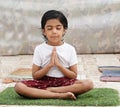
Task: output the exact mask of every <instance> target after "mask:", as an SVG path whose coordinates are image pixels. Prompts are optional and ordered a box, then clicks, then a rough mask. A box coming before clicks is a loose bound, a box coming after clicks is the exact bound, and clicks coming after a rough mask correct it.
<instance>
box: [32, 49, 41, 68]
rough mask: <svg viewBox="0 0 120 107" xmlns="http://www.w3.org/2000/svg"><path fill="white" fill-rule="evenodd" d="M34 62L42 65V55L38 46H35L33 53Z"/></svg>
mask: <svg viewBox="0 0 120 107" xmlns="http://www.w3.org/2000/svg"><path fill="white" fill-rule="evenodd" d="M33 64H35V65H37V66H41V57H40V52H39V50H38V47H36V48H35V51H34V55H33Z"/></svg>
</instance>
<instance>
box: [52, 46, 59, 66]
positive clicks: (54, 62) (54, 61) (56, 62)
mask: <svg viewBox="0 0 120 107" xmlns="http://www.w3.org/2000/svg"><path fill="white" fill-rule="evenodd" d="M50 65H51V66H59V65H60V63H59V59H58V56H57V52H56V47H54V48H53V51H52V55H51V61H50Z"/></svg>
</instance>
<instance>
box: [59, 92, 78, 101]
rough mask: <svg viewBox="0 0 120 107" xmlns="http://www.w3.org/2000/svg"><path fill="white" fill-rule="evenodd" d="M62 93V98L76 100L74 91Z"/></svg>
mask: <svg viewBox="0 0 120 107" xmlns="http://www.w3.org/2000/svg"><path fill="white" fill-rule="evenodd" d="M60 94H61V96H60V98H62V99H71V100H76V97H75V95H74V94H73V93H72V92H67V93H60Z"/></svg>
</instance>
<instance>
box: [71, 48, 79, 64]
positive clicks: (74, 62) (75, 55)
mask: <svg viewBox="0 0 120 107" xmlns="http://www.w3.org/2000/svg"><path fill="white" fill-rule="evenodd" d="M77 63H78V60H77V54H76V51H75V48H73V49H72V51H71V55H70V66H72V65H75V64H77Z"/></svg>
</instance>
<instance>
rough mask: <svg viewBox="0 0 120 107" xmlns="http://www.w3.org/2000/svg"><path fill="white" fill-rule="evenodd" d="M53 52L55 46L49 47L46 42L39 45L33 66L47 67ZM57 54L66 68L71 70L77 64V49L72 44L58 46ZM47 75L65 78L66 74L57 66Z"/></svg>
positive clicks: (35, 52)
mask: <svg viewBox="0 0 120 107" xmlns="http://www.w3.org/2000/svg"><path fill="white" fill-rule="evenodd" d="M52 50H53V46H51V45H48V44H46V43H45V42H44V43H42V44H40V45H38V46H37V47H36V48H35V51H34V57H33V64H35V65H37V66H40V67H45V66H46V65H47V64H49V62H50V59H51V54H52ZM56 52H57V55H58V58H59V61H60V63H61V64H62V65H63V66H64V67H66V68H69V67H70V66H72V65H74V64H77V55H76V51H75V48H74V47H73V46H71V45H70V44H67V43H64V44H62V45H60V46H56ZM46 75H47V76H51V77H64V74H63V73H62V72H61V71H60V70H59V69H58V68H57V67H55V66H54V67H52V68H51V69H50V70H49V71H48V73H47V74H46Z"/></svg>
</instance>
